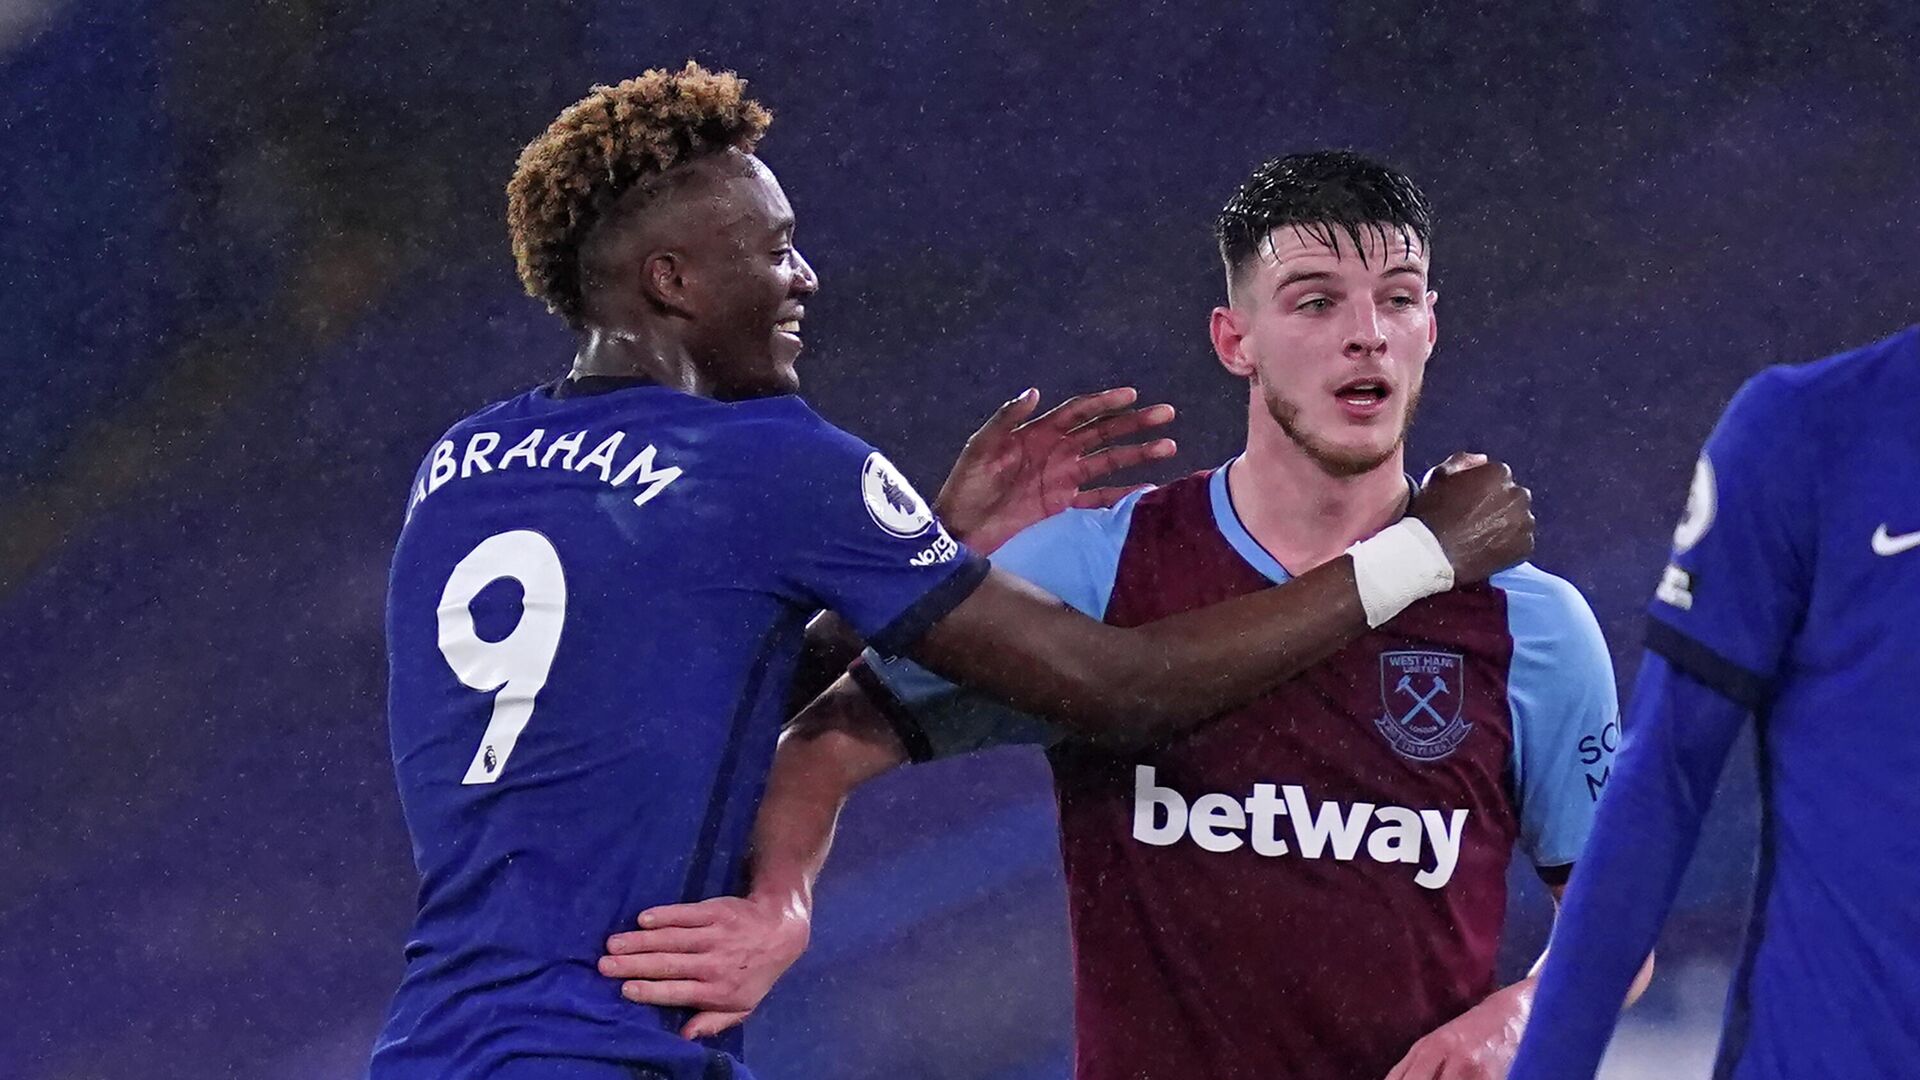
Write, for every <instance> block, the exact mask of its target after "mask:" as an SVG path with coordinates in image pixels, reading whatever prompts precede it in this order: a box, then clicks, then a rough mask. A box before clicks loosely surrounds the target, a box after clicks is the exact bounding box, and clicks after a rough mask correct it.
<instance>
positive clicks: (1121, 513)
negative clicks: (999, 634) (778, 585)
mask: <svg viewBox="0 0 1920 1080" xmlns="http://www.w3.org/2000/svg"><path fill="white" fill-rule="evenodd" d="M1138 501H1139V495H1138V494H1134V495H1129V496H1127V497H1126V498H1125V499H1123V500H1121V501H1120V502H1119V503H1118V504H1116V505H1115V506H1113V507H1111V508H1109V509H1105V510H1066V511H1062V512H1061V513H1059V514H1055V515H1054V516H1053V517H1050V518H1047V519H1046V520H1045V521H1041V522H1039V523H1037V524H1035V525H1032V526H1030V527H1028V528H1027V529H1026V530H1025V531H1023V532H1021V533H1020V534H1019V535H1017V536H1015V537H1014V538H1013V539H1011V540H1009V541H1007V542H1006V544H1005V545H1003V546H1002V547H1001V548H1000V550H999V551H997V552H995V553H994V555H993V565H995V566H997V567H999V568H1000V569H1002V570H1005V571H1007V572H1008V573H1011V574H1014V575H1017V576H1019V577H1021V578H1023V579H1025V580H1026V581H1028V582H1030V583H1032V584H1034V585H1037V586H1039V587H1040V588H1042V589H1045V590H1046V591H1047V592H1049V593H1051V594H1053V595H1054V596H1055V597H1058V598H1059V599H1060V600H1061V601H1062V602H1063V603H1065V604H1067V605H1068V606H1069V607H1072V608H1073V609H1074V610H1076V611H1078V612H1080V613H1081V614H1082V615H1086V616H1088V617H1090V618H1094V619H1098V618H1102V617H1103V616H1105V614H1106V611H1107V601H1108V599H1109V598H1110V597H1111V596H1112V595H1113V579H1114V574H1115V572H1116V570H1117V568H1118V566H1119V564H1120V549H1121V548H1122V547H1123V546H1124V545H1125V543H1126V537H1127V529H1128V527H1129V525H1130V524H1131V522H1132V520H1133V507H1134V504H1135V503H1137V502H1138ZM853 674H854V678H855V680H856V681H858V682H859V683H860V684H861V686H862V687H863V688H864V689H865V690H866V691H867V696H868V697H869V698H871V699H872V700H873V701H874V703H875V704H877V705H878V706H879V707H880V709H881V711H883V712H885V713H886V714H887V717H888V719H890V720H891V721H892V722H893V727H894V730H895V731H896V732H898V733H899V735H900V739H901V741H902V742H903V743H905V744H906V747H907V752H908V754H909V755H911V756H912V758H913V759H914V760H915V761H926V760H929V759H932V758H941V757H950V756H952V755H954V754H963V753H967V752H970V751H973V750H982V749H986V748H987V747H991V746H1006V745H1012V744H1018V743H1037V744H1040V745H1046V744H1049V743H1052V742H1055V741H1057V740H1058V739H1059V738H1061V736H1062V733H1063V732H1062V729H1061V728H1059V727H1057V726H1055V725H1054V724H1051V723H1049V722H1048V721H1045V720H1042V719H1039V718H1038V717H1033V716H1029V715H1027V714H1025V713H1021V712H1018V711H1016V710H1014V709H1013V708H1011V707H1009V706H1007V705H1004V704H1002V703H1001V702H999V701H998V700H996V699H994V698H991V697H988V696H986V695H984V694H977V693H973V692H970V691H967V690H963V689H961V688H960V687H957V686H955V685H953V684H952V683H950V682H947V681H946V680H945V679H942V678H941V677H940V676H938V675H935V674H934V673H933V672H931V671H928V670H927V669H926V668H923V667H921V666H920V665H918V664H916V663H914V662H913V661H911V660H908V659H905V658H903V657H897V656H885V655H882V654H881V652H879V651H877V650H868V652H867V654H866V656H865V657H864V658H863V659H862V663H861V664H859V665H857V666H856V667H855V669H854V673H853Z"/></svg>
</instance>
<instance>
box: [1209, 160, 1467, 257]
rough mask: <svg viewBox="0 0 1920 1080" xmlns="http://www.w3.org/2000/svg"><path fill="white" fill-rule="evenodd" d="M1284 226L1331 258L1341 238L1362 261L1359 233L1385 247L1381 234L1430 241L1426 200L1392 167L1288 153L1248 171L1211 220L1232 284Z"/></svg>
mask: <svg viewBox="0 0 1920 1080" xmlns="http://www.w3.org/2000/svg"><path fill="white" fill-rule="evenodd" d="M1287 225H1291V226H1293V227H1294V228H1297V229H1299V230H1300V231H1301V232H1303V233H1305V234H1307V235H1308V236H1311V237H1312V238H1314V239H1315V240H1318V241H1320V242H1321V243H1323V244H1325V245H1327V246H1328V247H1330V248H1332V249H1333V250H1334V251H1336V252H1338V251H1339V250H1340V237H1341V236H1345V237H1346V238H1347V239H1348V240H1349V241H1350V242H1351V243H1352V244H1353V247H1354V250H1355V251H1356V252H1357V253H1359V254H1360V255H1361V257H1362V258H1364V257H1365V255H1366V245H1365V243H1363V242H1362V236H1361V234H1362V232H1372V233H1373V234H1374V235H1375V237H1376V238H1378V239H1380V240H1382V241H1384V240H1385V239H1386V237H1387V230H1389V229H1391V230H1394V231H1395V232H1398V233H1399V235H1400V239H1401V241H1402V242H1403V243H1405V244H1408V245H1409V246H1411V244H1412V241H1413V240H1414V239H1418V240H1419V241H1420V247H1421V248H1422V249H1423V250H1424V249H1425V248H1427V247H1428V245H1429V244H1430V243H1431V241H1432V223H1431V221H1430V211H1429V207H1428V205H1427V197H1426V196H1425V195H1423V194H1421V192H1420V189H1419V188H1418V187H1416V186H1414V183H1413V181H1412V180H1410V179H1408V178H1407V175H1406V174H1405V173H1403V172H1401V171H1399V170H1398V169H1394V168H1390V167H1388V166H1386V165H1382V164H1380V163H1379V162H1377V161H1374V160H1372V159H1371V158H1367V157H1362V156H1361V155H1359V154H1356V153H1353V152H1352V151H1350V150H1314V151H1310V152H1308V153H1304V154H1288V155H1287V156H1286V157H1280V158H1274V159H1273V160H1272V161H1269V162H1267V163H1266V164H1264V165H1262V166H1260V167H1259V168H1258V169H1255V170H1254V172H1253V175H1252V176H1249V177H1248V178H1247V180H1246V183H1244V184H1241V185H1240V190H1238V191H1236V192H1234V193H1233V198H1231V199H1228V200H1227V205H1226V206H1225V207H1223V208H1221V210H1220V216H1219V217H1218V218H1216V219H1215V220H1214V227H1213V234H1214V238H1215V239H1216V240H1218V241H1219V243H1220V261H1221V262H1223V263H1225V264H1226V267H1227V274H1228V276H1229V277H1232V278H1234V279H1236V280H1237V279H1238V278H1239V276H1240V272H1241V271H1242V270H1244V269H1245V268H1246V266H1247V264H1248V263H1249V262H1251V261H1252V260H1253V259H1254V258H1255V257H1256V256H1257V255H1259V254H1260V252H1262V251H1264V250H1268V249H1269V248H1270V247H1271V244H1272V240H1271V237H1272V235H1273V230H1275V229H1278V228H1281V227H1282V226H1287Z"/></svg>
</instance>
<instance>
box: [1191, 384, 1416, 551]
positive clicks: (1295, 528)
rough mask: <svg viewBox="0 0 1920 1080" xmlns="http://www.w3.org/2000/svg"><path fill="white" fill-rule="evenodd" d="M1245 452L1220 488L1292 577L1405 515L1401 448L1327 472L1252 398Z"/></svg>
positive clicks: (1402, 448)
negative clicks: (1360, 468) (1364, 465)
mask: <svg viewBox="0 0 1920 1080" xmlns="http://www.w3.org/2000/svg"><path fill="white" fill-rule="evenodd" d="M1252 407H1253V409H1254V410H1256V412H1255V414H1254V415H1251V416H1249V418H1248V420H1249V423H1248V425H1247V450H1246V453H1245V454H1244V455H1243V456H1242V457H1241V458H1240V460H1239V461H1237V462H1235V463H1234V465H1233V467H1232V468H1231V469H1230V470H1228V472H1227V492H1228V494H1230V495H1231V496H1232V497H1233V508H1234V512H1235V513H1237V514H1238V515H1239V517H1240V522H1241V524H1242V525H1244V526H1246V529H1247V532H1248V533H1250V534H1252V536H1253V538H1254V539H1255V540H1257V541H1259V543H1260V546H1261V547H1263V548H1266V549H1267V553H1268V554H1270V555H1272V556H1273V557H1274V558H1275V559H1277V560H1279V562H1280V565H1281V566H1284V567H1286V568H1287V572H1288V573H1291V574H1295V575H1298V574H1304V573H1306V572H1307V571H1309V570H1311V569H1313V568H1314V567H1316V566H1319V565H1321V564H1322V563H1325V562H1329V561H1331V560H1333V559H1335V558H1337V557H1339V555H1340V553H1341V552H1343V551H1345V550H1347V548H1349V547H1351V546H1352V545H1353V544H1355V543H1356V542H1358V541H1360V540H1364V539H1366V538H1367V537H1369V536H1372V535H1373V534H1374V533H1376V532H1379V531H1380V530H1381V529H1384V528H1386V527H1387V526H1388V525H1391V524H1392V523H1393V522H1394V520H1395V519H1397V518H1398V517H1400V515H1401V514H1403V513H1405V512H1406V506H1407V481H1406V450H1405V448H1404V447H1400V448H1396V449H1395V450H1394V452H1393V453H1392V455H1390V456H1389V457H1388V458H1387V460H1385V461H1383V462H1381V463H1380V464H1379V465H1377V466H1375V467H1373V468H1372V469H1369V470H1367V471H1366V472H1364V473H1360V474H1357V475H1354V476H1334V475H1331V474H1329V473H1328V472H1327V471H1326V470H1325V469H1323V468H1321V467H1320V465H1319V463H1318V462H1316V461H1314V460H1313V459H1312V458H1311V457H1308V456H1307V453H1306V451H1304V450H1302V449H1301V448H1300V447H1299V446H1298V445H1296V444H1295V443H1294V442H1293V440H1292V439H1289V438H1288V437H1287V434H1286V432H1284V431H1282V430H1280V426H1279V425H1278V424H1276V423H1275V422H1274V421H1273V418H1272V417H1271V416H1268V415H1267V414H1266V412H1265V406H1264V404H1263V403H1262V402H1260V401H1259V400H1258V399H1257V398H1256V399H1255V401H1254V402H1253V406H1252Z"/></svg>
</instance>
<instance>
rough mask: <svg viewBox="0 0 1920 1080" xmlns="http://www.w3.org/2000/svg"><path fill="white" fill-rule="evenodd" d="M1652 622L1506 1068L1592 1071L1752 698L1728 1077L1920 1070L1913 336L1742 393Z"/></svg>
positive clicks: (1870, 1076) (1917, 355) (1919, 557)
mask: <svg viewBox="0 0 1920 1080" xmlns="http://www.w3.org/2000/svg"><path fill="white" fill-rule="evenodd" d="M1652 614H1653V619H1652V623H1651V625H1650V627H1649V630H1648V635H1647V645H1648V650H1649V651H1648V655H1647V657H1646V661H1645V664H1644V667H1643V669H1642V673H1641V676H1640V681H1639V685H1638V687H1637V689H1636V691H1635V694H1634V700H1633V703H1632V705H1631V707H1630V710H1629V713H1628V721H1627V725H1626V730H1627V738H1626V744H1625V747H1624V749H1623V751H1622V754H1621V759H1620V762H1619V764H1618V767H1617V768H1616V770H1615V773H1614V778H1613V782H1612V784H1611V786H1610V791H1609V793H1608V796H1607V798H1606V800H1605V801H1604V802H1603V804H1602V806H1601V811H1600V820H1599V822H1598V823H1597V825H1596V831H1595V834H1594V837H1593V841H1592V843H1591V844H1590V845H1589V846H1588V852H1587V856H1586V858H1585V859H1584V860H1582V864H1581V872H1580V874H1578V875H1576V878H1575V881H1574V884H1573V888H1572V890H1571V892H1570V894H1569V897H1568V903H1567V908H1566V911H1565V912H1564V914H1562V916H1561V918H1560V923H1559V927H1558V929H1557V930H1556V932H1555V935H1554V945H1553V950H1552V953H1551V955H1550V956H1549V959H1548V963H1547V969H1546V972H1545V973H1544V978H1543V982H1542V986H1541V989H1540V992H1539V996H1538V998H1537V1000H1536V1002H1535V1006H1534V1012H1533V1019H1532V1023H1531V1025H1530V1029H1529V1031H1528V1034H1527V1038H1526V1040H1525V1043H1524V1045H1523V1047H1522V1050H1521V1055H1520V1059H1519V1061H1518V1062H1517V1063H1516V1066H1515V1069H1514V1071H1513V1074H1512V1075H1513V1077H1514V1080H1540V1078H1543V1077H1581V1078H1586V1077H1591V1076H1593V1075H1594V1072H1595V1070H1596V1068H1597V1067H1598V1065H1599V1061H1600V1056H1601V1054H1602V1052H1603V1051H1604V1049H1605V1047H1606V1043H1607V1040H1608V1038H1609V1037H1610V1035H1611V1033H1612V1031H1613V1027H1614V1024H1615V1021H1616V1017H1617V1012H1618V1007H1619V1003H1620V1001H1621V1000H1622V997H1623V994H1624V992H1625V990H1626V987H1627V985H1628V983H1629V981H1630V980H1631V978H1632V974H1633V971H1634V969H1636V968H1637V967H1638V966H1639V964H1640V961H1641V958H1642V957H1644V956H1645V955H1646V953H1647V951H1648V950H1649V949H1650V948H1651V947H1652V945H1653V943H1654V939H1655V937H1656V936H1657V934H1658V932H1659V928H1660V924H1661V922H1662V921H1663V920H1664V919H1665V916H1666V912H1667V908H1668V907H1669V906H1670V905H1671V903H1672V901H1673V896H1674V893H1675V891H1676V890H1677V888H1678V884H1679V880H1680V876H1681V872H1682V871H1683V870H1684V869H1685V867H1686V863H1687V860H1688V858H1689V857H1690V856H1691V854H1692V851H1693V846H1694V843H1695V841H1696V839H1697V838H1698V835H1699V830H1700V819H1701V815H1702V814H1703V813H1704V812H1705V809H1706V807H1707V804H1708V802H1709V801H1710V800H1711V798H1712V794H1713V788H1714V785H1715V784H1716V783H1717V780H1718V777H1719V773H1720V771H1721V766H1722V765H1723V763H1724V761H1725V758H1726V755H1727V752H1728V749H1729V747H1730V746H1731V745H1732V743H1733V740H1734V737H1735V736H1736V735H1737V734H1738V732H1739V730H1740V728H1741V727H1742V726H1743V725H1744V724H1745V722H1746V719H1747V717H1748V716H1749V715H1751V716H1753V717H1755V719H1756V723H1757V725H1758V728H1757V734H1758V740H1757V742H1758V745H1759V748H1760V780H1761V795H1762V808H1761V810H1762V820H1761V851H1760V871H1759V882H1758V886H1757V892H1756V896H1755V898H1754V908H1753V916H1752V923H1751V925H1750V927H1749V930H1748V935H1747V941H1746V946H1745V956H1744V958H1743V960H1742V962H1741V964H1740V967H1739V969H1738V970H1737V971H1736V972H1735V975H1734V980H1733V987H1732V990H1731V993H1730V995H1729V1001H1728V1007H1727V1021H1726V1030H1725V1034H1724V1035H1723V1036H1722V1040H1721V1046H1720V1051H1719V1055H1718V1064H1717V1067H1716V1070H1715V1076H1717V1077H1733V1078H1738V1080H1807V1078H1810V1077H1845V1078H1847V1080H1879V1078H1885V1080H1891V1078H1894V1077H1911V1076H1913V1075H1915V1069H1916V1068H1920V1064H1917V1063H1920V904H1916V902H1915V897H1916V896H1920V828H1916V827H1915V823H1916V822H1920V328H1916V329H1910V330H1907V331H1905V332H1903V333H1901V334H1898V335H1896V336H1894V337H1892V338H1889V339H1887V340H1886V341H1883V342H1881V343H1879V344H1877V345H1873V346H1870V347H1868V348H1865V349H1861V350H1858V351H1856V352H1851V353H1847V354H1844V355H1841V356H1836V357H1833V358H1830V359H1828V360H1823V361H1821V362H1819V363H1814V364H1807V365H1804V366H1798V367H1780V368H1773V369H1770V370H1768V371H1765V372H1762V373H1761V374H1759V375H1757V376H1755V377H1754V378H1753V379H1752V380H1751V381H1750V382H1748V383H1747V385H1746V386H1745V387H1744V388H1742V389H1741V391H1740V393H1739V394H1738V395H1737V396H1736V397H1735V398H1734V400H1733V402H1732V403H1731V404H1730V405H1729V406H1728V407H1727V411H1726V414H1725V415H1724V416H1723V417H1722V418H1721V420H1720V424H1719V426H1718V427H1717V428H1716V429H1715V430H1714V432H1713V435H1712V436H1711V437H1710V438H1709V439H1708V440H1707V445H1706V448H1705V451H1704V452H1703V453H1702V455H1701V458H1700V463H1699V465H1698V467H1697V469H1696V471H1695V474H1694V479H1693V487H1692V491H1691V493H1690V495H1689V497H1688V501H1687V510H1686V514H1685V516H1684V518H1683V519H1682V521H1681V523H1680V526H1679V528H1678V529H1677V530H1676V532H1675V534H1674V553H1673V560H1672V563H1671V565H1669V566H1668V567H1667V569H1666V571H1665V573H1664V574H1663V576H1662V578H1661V581H1660V584H1659V588H1658V591H1657V592H1656V595H1655V599H1654V602H1653V605H1652ZM1589 870H1591V871H1593V873H1589Z"/></svg>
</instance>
